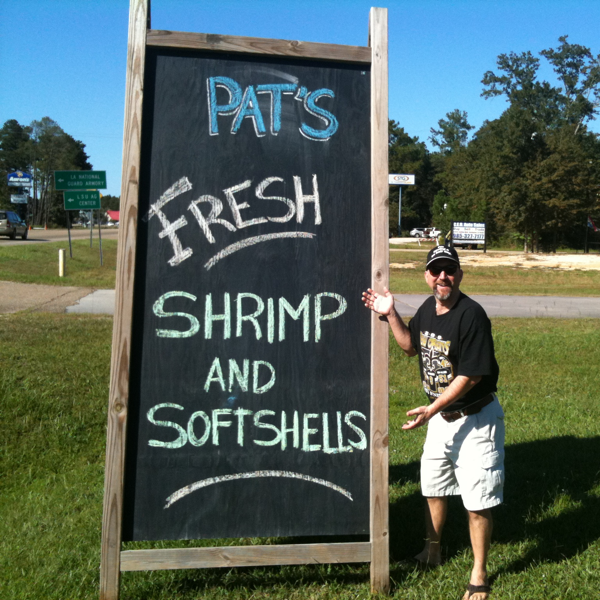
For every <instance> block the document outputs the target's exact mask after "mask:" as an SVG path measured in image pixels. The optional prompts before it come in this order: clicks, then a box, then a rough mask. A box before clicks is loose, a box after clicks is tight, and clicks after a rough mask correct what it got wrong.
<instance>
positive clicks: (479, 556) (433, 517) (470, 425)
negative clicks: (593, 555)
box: [363, 246, 504, 600]
mask: <svg viewBox="0 0 600 600" xmlns="http://www.w3.org/2000/svg"><path fill="white" fill-rule="evenodd" d="M462 278H463V272H462V270H461V268H460V261H459V258H458V254H457V253H456V250H455V249H454V248H448V247H446V246H438V247H436V248H434V249H433V250H431V251H430V252H429V254H428V255H427V263H426V267H425V281H426V282H427V285H429V287H430V288H431V291H432V292H433V296H432V297H431V298H428V299H427V300H426V301H425V302H424V303H423V305H422V306H421V307H420V308H419V310H418V311H417V313H416V314H415V316H414V317H413V319H412V320H411V321H410V323H409V325H408V326H407V325H406V324H405V323H404V321H403V320H402V319H401V318H400V316H399V315H398V313H397V312H396V309H395V307H394V297H393V296H392V294H391V293H390V292H389V290H387V289H385V288H384V293H383V294H378V293H377V292H375V291H374V290H371V289H368V290H367V291H366V292H364V293H363V302H364V303H365V306H366V307H367V308H369V309H371V310H372V311H374V312H376V313H378V314H380V315H382V316H383V317H385V318H387V321H388V323H389V324H390V327H391V328H392V332H393V334H394V337H395V338H396V341H397V342H398V345H399V346H400V347H401V348H402V350H404V352H405V353H406V354H407V355H408V356H415V355H416V354H418V355H419V364H420V367H421V379H422V382H423V389H424V391H425V394H426V395H427V397H428V399H429V404H428V405H427V406H419V407H418V408H415V409H413V410H409V411H408V412H407V413H406V414H407V415H408V416H409V417H413V418H412V420H410V421H408V422H407V423H405V424H404V425H403V426H402V429H407V430H410V429H416V428H417V427H421V426H423V425H425V424H428V429H427V438H426V440H425V446H424V448H423V456H422V458H421V491H422V494H423V496H424V497H425V498H426V511H425V525H426V530H427V538H426V540H425V547H424V548H423V550H422V552H420V553H419V554H417V556H416V557H415V558H416V560H417V561H418V562H419V563H421V564H424V565H439V564H440V563H441V562H442V555H441V547H440V541H441V536H442V529H443V527H444V523H445V521H446V514H447V506H448V502H447V500H448V496H455V495H460V496H461V497H462V501H463V504H464V506H465V509H466V510H467V514H468V518H469V533H470V537H471V546H472V548H473V558H474V562H473V569H472V571H471V578H470V582H469V586H468V589H467V591H466V593H465V595H464V600H468V599H470V600H485V599H486V598H488V597H489V593H490V586H489V581H488V577H487V555H488V551H489V547H490V541H491V536H492V514H491V510H490V509H491V508H492V507H494V506H497V505H498V504H501V503H502V492H503V485H504V413H503V412H502V407H501V406H500V403H499V402H498V399H497V397H496V394H495V392H496V384H497V382H498V373H499V369H498V363H497V362H496V358H495V355H494V341H493V339H492V327H491V323H490V320H489V319H488V317H487V315H486V314H485V311H484V310H483V308H482V307H481V306H480V305H479V304H477V302H475V301H474V300H472V299H471V298H469V297H468V296H466V295H465V294H463V293H462V292H461V291H460V283H461V281H462Z"/></svg>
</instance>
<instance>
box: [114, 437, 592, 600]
mask: <svg viewBox="0 0 600 600" xmlns="http://www.w3.org/2000/svg"><path fill="white" fill-rule="evenodd" d="M597 456H600V437H596V438H584V439H581V438H575V437H571V436H569V437H559V438H553V439H548V440H541V441H537V442H529V443H524V444H516V445H512V446H508V447H507V448H506V471H507V483H506V486H505V490H504V495H505V504H504V505H503V506H500V507H498V508H497V509H495V510H494V520H495V526H494V542H495V543H499V544H507V545H513V546H517V545H522V547H525V548H527V550H526V551H525V553H524V554H522V555H520V556H519V557H518V558H516V559H514V560H512V561H511V562H508V563H506V564H504V565H503V566H502V567H500V568H499V570H497V571H496V572H495V573H494V574H493V577H492V579H496V578H497V577H498V576H499V575H501V574H506V573H519V572H522V571H525V570H527V569H528V568H530V567H531V566H532V565H535V564H538V563H540V562H555V563H558V562H562V561H564V560H565V559H568V558H570V557H572V556H575V555H576V554H578V553H580V552H582V551H583V550H585V549H586V548H587V547H588V546H589V545H590V544H591V543H593V542H594V541H596V540H597V539H598V538H600V464H599V463H598V462H597V461H596V460H595V458H596V457H597ZM418 472H419V463H418V462H416V461H415V462H411V463H408V464H404V465H392V466H391V467H390V484H391V485H392V486H403V485H406V484H410V485H412V484H413V483H414V482H415V481H418V477H419V475H418ZM597 486H598V487H599V489H598V490H596V491H597V494H595V493H594V492H593V490H594V489H595V488H596V487H597ZM423 529H424V528H423V499H422V497H421V495H420V494H419V493H418V492H415V493H412V494H405V495H403V496H401V497H400V498H399V499H398V500H396V501H394V502H392V503H391V505H390V558H391V564H390V567H391V568H390V574H391V577H392V579H393V581H394V584H395V588H396V589H398V588H400V587H402V585H403V584H405V583H408V582H409V581H410V580H411V579H413V578H414V576H415V567H414V565H412V564H411V563H410V562H406V559H409V558H410V557H412V556H414V555H415V554H416V553H417V552H419V551H420V550H421V548H422V543H423V535H424V533H423ZM363 540H364V538H360V541H363ZM316 541H327V542H336V541H337V542H342V541H359V539H358V537H357V536H351V537H349V538H342V537H340V538H320V539H319V540H316V539H315V538H306V539H304V538H294V539H293V540H290V539H286V540H278V543H290V542H291V543H294V542H296V543H302V542H304V543H310V542H316ZM468 547H469V535H468V528H467V520H466V516H465V515H464V511H463V509H462V502H461V499H460V498H459V497H455V498H451V499H450V506H449V514H448V520H447V523H446V526H445V529H444V539H443V553H444V558H445V559H446V560H452V559H454V558H455V557H457V556H458V555H459V554H462V553H463V552H464V550H465V549H466V548H468ZM140 577H141V576H140V575H139V574H125V579H126V581H127V580H128V581H127V583H128V584H130V585H132V587H133V588H134V589H135V591H134V589H132V592H133V595H132V596H131V597H132V598H138V597H139V598H142V597H152V596H151V594H152V592H155V591H158V590H159V589H163V586H164V584H165V581H164V580H163V581H162V582H160V581H153V582H150V581H146V582H142V580H141V579H140ZM168 578H169V579H170V584H169V591H171V592H178V593H184V592H189V591H198V592H200V591H205V592H207V593H209V592H212V591H215V592H216V591H218V590H220V591H221V592H222V590H223V589H226V590H229V592H231V593H233V592H234V590H236V591H238V592H242V595H243V596H245V595H246V594H247V595H249V596H252V592H256V593H259V592H260V590H269V591H270V592H273V591H274V590H276V589H278V590H279V593H280V594H281V593H282V591H283V590H286V589H290V590H294V589H297V587H298V586H301V585H306V586H309V587H310V586H311V585H320V584H322V583H325V582H326V583H327V584H328V585H329V586H332V589H333V590H336V589H337V591H339V592H340V593H341V594H342V593H343V592H344V590H345V591H346V592H347V591H348V590H347V586H354V585H361V584H365V583H366V582H368V580H369V565H368V564H363V565H303V566H281V567H264V568H242V567H238V568H232V569H206V570H204V569H200V570H196V571H177V572H172V574H171V575H170V576H168ZM127 583H126V585H127ZM138 586H139V587H138ZM137 594H141V595H139V596H138V595H137ZM148 594H150V596H148ZM128 597H129V596H128Z"/></svg>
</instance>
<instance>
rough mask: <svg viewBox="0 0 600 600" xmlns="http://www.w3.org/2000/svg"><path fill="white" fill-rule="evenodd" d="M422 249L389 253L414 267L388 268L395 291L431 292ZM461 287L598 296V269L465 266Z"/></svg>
mask: <svg viewBox="0 0 600 600" xmlns="http://www.w3.org/2000/svg"><path fill="white" fill-rule="evenodd" d="M426 257H427V254H426V253H425V252H414V251H413V252H392V253H390V263H392V264H393V263H396V264H407V263H410V264H412V265H414V268H394V267H391V268H390V290H391V291H392V292H393V293H395V294H428V293H431V292H430V290H429V288H428V287H427V285H426V283H425V279H424V272H425V259H426ZM464 273H465V275H464V279H463V282H462V284H461V286H460V289H461V290H463V291H464V292H465V293H466V294H488V295H490V294H491V295H495V294H502V295H514V296H600V271H555V270H552V269H518V268H514V267H465V268H464Z"/></svg>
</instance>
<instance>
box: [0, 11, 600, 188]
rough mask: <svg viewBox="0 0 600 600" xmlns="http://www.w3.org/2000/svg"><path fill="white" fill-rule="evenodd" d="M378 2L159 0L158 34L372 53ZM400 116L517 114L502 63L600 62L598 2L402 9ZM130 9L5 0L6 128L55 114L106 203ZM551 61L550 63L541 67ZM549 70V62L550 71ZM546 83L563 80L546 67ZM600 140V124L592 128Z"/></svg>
mask: <svg viewBox="0 0 600 600" xmlns="http://www.w3.org/2000/svg"><path fill="white" fill-rule="evenodd" d="M372 5H373V3H372V2H370V1H368V0H336V1H333V0H318V1H317V0H297V1H294V2H292V1H290V0H278V1H273V0H245V1H241V0H152V27H153V28H154V29H166V30H173V31H195V32H201V33H220V34H228V35H246V36H255V37H266V38H281V39H293V40H302V41H312V42H324V43H332V44H349V45H356V46H365V45H367V35H368V21H369V8H370V7H371V6H372ZM380 6H384V7H386V8H387V9H388V18H389V55H390V69H389V73H390V104H389V115H390V118H391V119H394V120H396V121H398V122H399V123H400V125H402V126H403V127H404V128H405V129H406V130H407V132H408V133H409V134H410V135H413V136H418V137H419V139H420V140H422V141H427V138H428V137H429V135H430V131H429V130H430V128H431V127H435V126H436V125H437V122H438V120H439V119H441V118H443V117H444V116H445V115H446V113H448V112H449V111H451V110H453V109H455V108H458V109H460V110H465V111H467V113H468V115H469V121H470V123H471V124H472V125H475V127H479V126H480V125H481V124H482V123H483V121H484V120H485V119H494V118H496V117H498V116H499V115H500V114H501V113H502V111H503V110H504V109H505V108H506V104H505V102H504V100H503V99H501V98H495V99H493V100H484V99H483V98H481V97H480V94H481V89H482V85H481V79H482V77H483V74H484V73H485V72H486V71H488V70H495V68H496V57H497V56H498V55H499V54H501V53H506V52H510V51H514V52H523V51H526V50H530V51H531V52H532V53H534V54H536V55H537V54H538V53H539V52H540V50H543V49H545V48H550V47H556V46H557V45H558V37H559V36H561V35H565V34H567V35H569V41H570V42H572V43H579V44H582V45H585V46H588V47H589V48H591V50H592V52H594V54H596V55H597V54H598V53H599V52H600V39H599V36H598V31H599V30H600V2H599V1H598V0H537V1H532V0H455V1H451V0H391V1H388V2H382V3H380ZM128 13H129V2H128V1H127V0H94V1H90V0H87V1H82V0H19V1H18V2H14V1H9V0H0V14H1V15H2V18H1V19H0V124H2V123H4V122H5V121H7V120H8V119H16V120H17V121H19V123H21V124H22V125H28V124H29V123H30V122H31V121H33V120H34V119H41V118H42V117H44V116H49V117H51V118H52V119H54V120H55V121H57V122H58V124H59V125H60V126H61V127H62V128H63V129H64V130H65V131H66V132H67V133H69V134H71V135H72V136H73V137H75V138H76V139H79V140H81V141H82V142H84V143H85V144H86V151H87V153H88V154H89V156H90V162H91V163H92V164H93V166H94V168H95V169H98V170H105V171H106V172H107V179H108V189H107V190H106V193H110V194H113V195H119V193H120V185H121V158H122V145H123V114H124V105H125V72H126V58H127V27H128ZM542 61H543V62H544V59H542ZM543 62H542V64H543ZM540 73H541V75H542V76H543V77H544V78H547V79H550V80H552V72H551V71H550V70H549V69H547V68H544V67H542V69H541V70H540ZM592 129H593V130H594V131H597V132H600V124H599V123H595V124H593V126H592Z"/></svg>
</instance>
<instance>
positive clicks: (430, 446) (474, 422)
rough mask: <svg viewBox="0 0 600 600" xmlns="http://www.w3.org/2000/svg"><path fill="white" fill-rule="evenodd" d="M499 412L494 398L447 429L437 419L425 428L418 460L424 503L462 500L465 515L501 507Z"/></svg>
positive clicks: (501, 422) (501, 426)
mask: <svg viewBox="0 0 600 600" xmlns="http://www.w3.org/2000/svg"><path fill="white" fill-rule="evenodd" d="M503 488H504V412H503V411H502V407H501V406H500V403H499V402H498V398H495V399H494V401H493V402H491V403H490V404H488V405H487V406H484V407H483V408H482V409H481V411H480V412H478V413H477V414H474V415H470V416H467V417H461V418H460V419H457V420H456V421H453V422H452V423H448V422H447V421H445V420H444V419H443V417H442V416H441V415H440V414H437V415H435V417H433V418H432V419H431V420H430V421H429V424H428V427H427V438H426V440H425V446H424V448H423V456H422V457H421V492H422V494H423V496H426V497H439V496H459V495H460V496H462V500H463V504H464V506H465V508H466V509H467V510H470V511H477V510H484V509H486V508H491V507H492V506H497V505H498V504H501V503H502V500H503Z"/></svg>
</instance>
